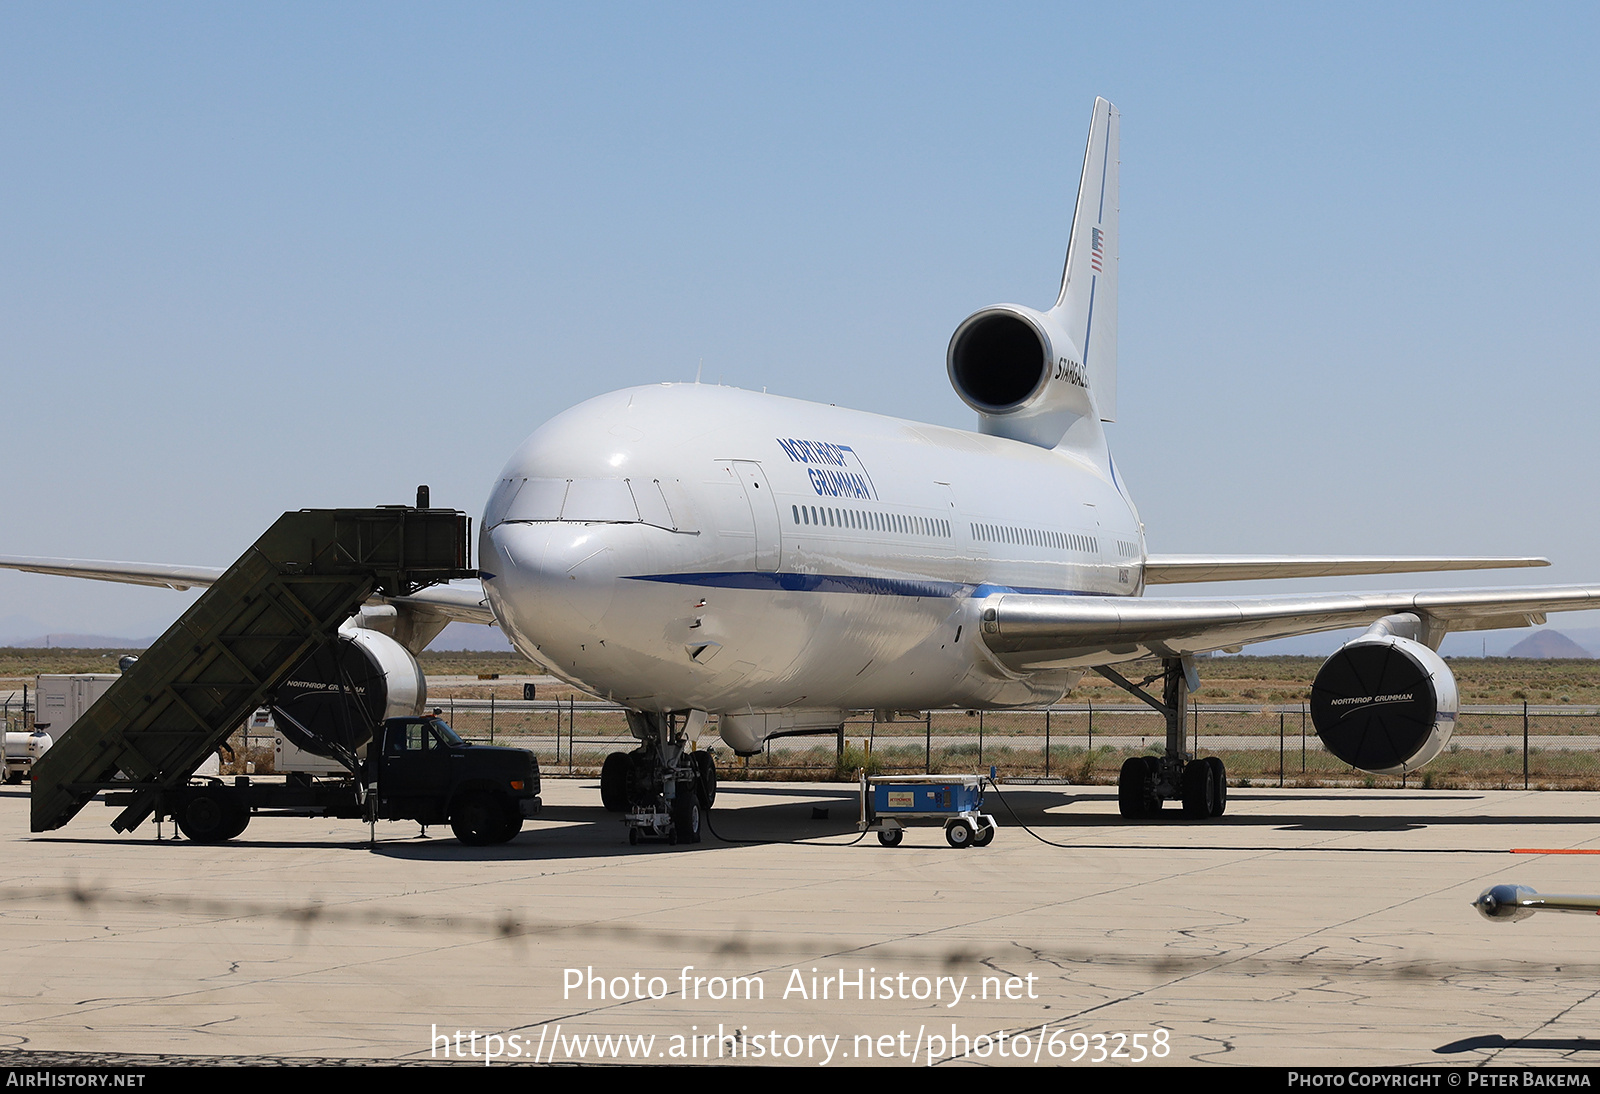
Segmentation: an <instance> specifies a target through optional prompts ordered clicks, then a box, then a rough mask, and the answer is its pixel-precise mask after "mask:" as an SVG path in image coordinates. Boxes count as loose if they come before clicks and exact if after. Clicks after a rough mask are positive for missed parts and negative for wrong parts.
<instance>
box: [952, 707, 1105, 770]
mask: <svg viewBox="0 0 1600 1094" xmlns="http://www.w3.org/2000/svg"><path fill="white" fill-rule="evenodd" d="M1089 751H1090V752H1093V751H1094V700H1093V699H1090V700H1089ZM978 762H979V763H980V764H981V763H982V762H983V757H982V756H979V757H978Z"/></svg>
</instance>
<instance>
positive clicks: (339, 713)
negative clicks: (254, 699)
mask: <svg viewBox="0 0 1600 1094" xmlns="http://www.w3.org/2000/svg"><path fill="white" fill-rule="evenodd" d="M427 699H428V681H427V678H426V677H425V676H424V675H423V672H422V666H421V665H419V664H417V659H416V658H415V657H413V656H412V655H411V652H410V651H409V650H407V649H406V648H405V647H404V646H402V645H401V644H400V643H399V642H396V641H395V640H394V639H393V638H390V637H389V636H388V635H386V634H381V633H379V632H378V631H372V630H365V629H362V628H358V627H353V626H350V625H348V624H347V625H346V626H345V627H343V628H342V629H341V630H340V631H339V634H338V636H337V637H336V638H335V639H334V641H332V642H329V643H327V644H326V645H323V646H321V647H320V648H318V649H315V650H313V651H312V652H311V653H309V654H308V655H306V658H305V659H304V660H303V661H301V662H300V664H298V665H296V666H295V668H294V670H293V671H292V672H290V674H289V678H288V679H287V680H285V681H284V682H283V683H281V684H279V685H278V687H277V690H276V691H274V692H273V694H272V696H271V699H270V702H269V704H268V705H269V706H270V707H271V708H272V716H273V719H272V720H273V721H274V722H275V723H276V724H277V726H278V730H279V732H281V733H282V734H283V735H284V736H285V737H287V738H288V739H289V740H290V741H292V742H293V743H294V744H295V745H296V746H297V747H299V748H302V749H304V750H305V751H307V752H311V753H314V754H316V755H318V756H332V757H337V756H339V753H340V752H341V751H343V752H345V753H347V754H354V753H355V752H356V750H357V749H359V748H361V746H363V745H365V744H366V743H367V741H368V740H369V739H370V738H371V736H372V727H373V726H375V725H377V724H378V723H380V722H382V721H383V720H384V719H385V718H410V717H415V716H417V715H419V714H421V713H422V708H423V704H424V703H426V702H427Z"/></svg>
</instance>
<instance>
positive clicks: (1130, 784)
mask: <svg viewBox="0 0 1600 1094" xmlns="http://www.w3.org/2000/svg"><path fill="white" fill-rule="evenodd" d="M1160 771H1161V761H1160V760H1158V759H1156V758H1155V757H1154V756H1130V757H1128V759H1127V760H1125V761H1124V762H1123V764H1122V774H1120V775H1118V776H1117V811H1118V812H1120V813H1121V814H1122V815H1123V816H1124V817H1127V818H1129V819H1130V820H1139V819H1142V818H1145V817H1153V816H1155V815H1157V814H1158V813H1160V812H1161V799H1160V798H1158V797H1156V793H1155V781H1156V776H1157V775H1158V774H1159V773H1160Z"/></svg>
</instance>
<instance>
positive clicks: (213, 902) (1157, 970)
mask: <svg viewBox="0 0 1600 1094" xmlns="http://www.w3.org/2000/svg"><path fill="white" fill-rule="evenodd" d="M25 904H35V905H38V904H43V905H54V906H66V907H74V908H77V909H79V910H83V911H87V910H93V909H96V908H101V907H116V908H144V909H148V910H151V911H161V912H166V913H175V914H178V915H193V916H203V917H207V918H223V919H258V920H266V921H273V922H280V923H288V924H292V925H293V926H295V927H297V928H300V929H301V930H310V929H313V928H316V927H319V926H326V927H352V926H353V927H395V928H401V929H406V930H414V931H423V932H430V933H436V934H453V935H476V936H478V937H480V938H495V939H502V940H507V941H516V940H520V939H534V938H539V937H549V936H562V937H567V938H579V939H599V940H604V941H609V942H627V943H631V944H634V945H639V946H647V947H650V946H654V947H659V948H663V949H673V950H677V951H680V952H683V951H690V952H703V953H705V954H707V955H708V956H712V957H790V958H793V957H797V956H799V957H801V958H802V959H803V960H806V961H824V960H826V961H836V960H852V959H854V960H874V961H883V960H888V959H894V960H900V961H908V962H909V961H915V962H919V963H927V964H936V965H942V966H945V967H955V966H960V965H970V964H980V965H985V966H998V965H1004V964H1009V963H1014V962H1016V961H1018V960H1026V961H1029V962H1042V963H1044V964H1047V965H1054V966H1057V967H1059V968H1061V969H1062V971H1063V972H1069V971H1071V970H1073V969H1076V968H1095V969H1100V968H1106V969H1112V968H1115V969H1133V970H1141V971H1144V972H1146V973H1148V974H1150V975H1152V976H1155V977H1171V976H1193V975H1196V974H1199V973H1227V974H1229V975H1237V976H1308V975H1311V976H1337V977H1355V978H1360V979H1366V980H1411V979H1426V980H1433V981H1439V980H1454V979H1459V978H1462V977H1474V976H1484V977H1504V976H1512V977H1538V978H1540V979H1543V980H1548V979H1549V978H1550V977H1551V975H1552V974H1557V975H1560V976H1561V977H1563V978H1568V977H1570V978H1574V979H1585V978H1588V979H1595V978H1600V963H1597V962H1566V961H1562V962H1560V963H1556V962H1550V963H1540V962H1531V961H1519V960H1511V959H1497V960H1493V961H1467V960H1460V959H1451V960H1448V961H1446V960H1434V959H1431V958H1424V959H1418V960H1408V961H1399V962H1394V963H1390V962H1388V961H1387V960H1385V959H1384V958H1380V957H1370V956H1357V955H1350V956H1341V955H1339V954H1336V953H1332V952H1330V951H1329V949H1328V947H1327V946H1326V945H1324V946H1321V947H1319V948H1318V949H1317V950H1316V951H1314V952H1312V953H1308V954H1303V955H1300V956H1281V957H1280V956H1273V955H1263V954H1251V953H1247V952H1240V951H1224V952H1216V953H1171V952H1158V953H1127V952H1122V953H1118V952H1108V951H1105V950H1095V949H1090V948H1087V947H1079V948H1062V947H1053V946H1039V945H1035V944H1030V943H1026V942H1022V941H1020V940H1007V941H1005V942H1003V943H1000V944H998V945H996V946H994V947H988V948H978V947H974V946H970V945H956V946H946V947H937V946H927V945H923V946H918V945H914V944H906V943H903V942H902V943H896V942H893V941H888V942H877V941H855V942H849V943H845V944H841V942H840V940H838V939H828V940H823V939H815V938H804V937H798V936H796V937H792V938H783V937H777V936H773V935H771V934H770V933H763V935H762V936H761V937H753V936H751V935H749V934H747V933H745V932H743V931H738V930H732V931H730V932H729V933H727V934H725V935H724V936H723V937H721V938H715V937H710V936H708V935H707V934H705V933H701V932H693V931H684V930H672V929H669V928H662V927H645V926H637V925H634V924H629V923H573V922H560V921H556V920H539V919H533V918H529V917H525V916H521V915H518V914H516V913H513V912H510V911H506V912H502V913H500V914H497V915H493V916H488V915H483V916H474V915H430V914H422V913H416V912H405V911H400V910H398V909H385V908H374V907H359V908H358V907H348V906H342V905H331V904H324V903H321V902H320V901H315V900H312V901H307V902H304V903H300V904H272V903H267V902H264V901H251V900H243V899H237V898H219V897H198V896H185V895H174V894H160V895H153V894H145V893H124V892H117V891H114V890H107V889H103V888H99V887H93V886H87V885H83V884H80V883H69V884H66V885H60V886H39V887H25V886H3V887H0V905H12V906H16V905H25Z"/></svg>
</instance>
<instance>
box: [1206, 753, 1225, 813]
mask: <svg viewBox="0 0 1600 1094" xmlns="http://www.w3.org/2000/svg"><path fill="white" fill-rule="evenodd" d="M1205 763H1206V766H1207V767H1209V768H1210V769H1211V782H1212V785H1213V786H1214V787H1215V791H1214V796H1213V798H1212V802H1211V815H1212V816H1213V817H1220V816H1222V814H1223V813H1224V812H1226V811H1227V808H1228V769H1227V768H1226V767H1223V766H1222V761H1221V760H1220V759H1219V758H1217V757H1216V756H1207V757H1206V760H1205Z"/></svg>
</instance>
